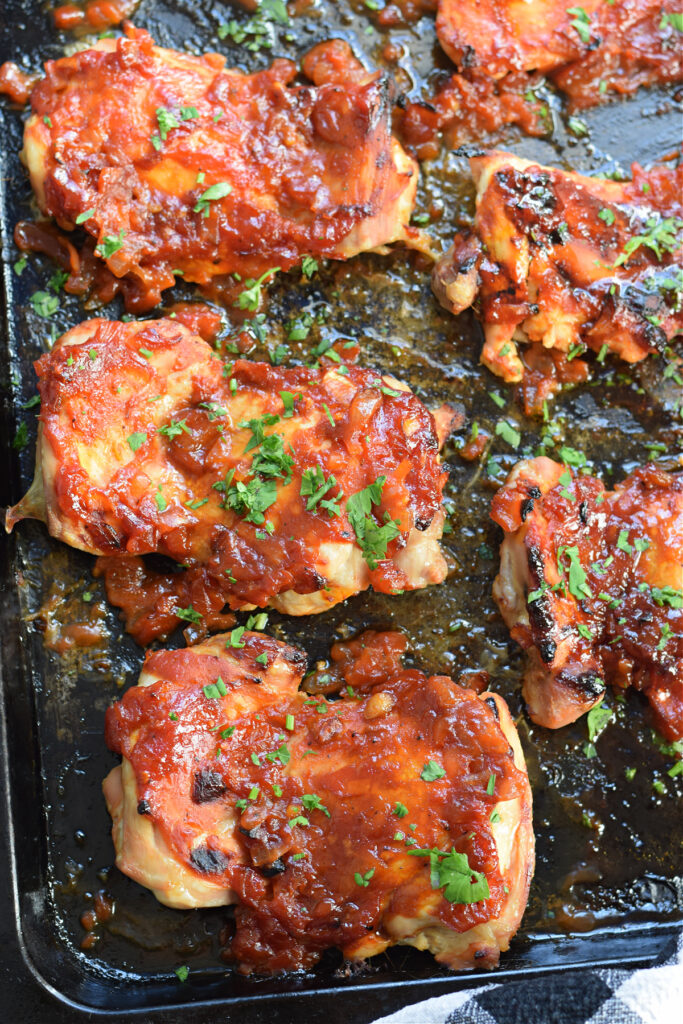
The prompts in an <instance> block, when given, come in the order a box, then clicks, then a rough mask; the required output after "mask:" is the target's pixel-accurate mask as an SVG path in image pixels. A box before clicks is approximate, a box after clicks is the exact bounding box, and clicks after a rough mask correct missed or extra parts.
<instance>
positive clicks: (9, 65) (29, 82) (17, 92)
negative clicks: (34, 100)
mask: <svg viewBox="0 0 683 1024" xmlns="http://www.w3.org/2000/svg"><path fill="white" fill-rule="evenodd" d="M39 78H40V75H33V74H31V73H30V72H28V71H23V70H22V69H21V68H20V67H19V66H18V65H17V64H15V63H14V62H13V61H11V60H6V61H5V63H4V64H0V96H7V97H8V98H9V99H10V100H11V101H12V103H17V104H18V105H19V106H20V107H23V106H24V104H26V103H28V101H29V97H30V95H31V91H32V89H33V86H34V85H35V84H36V82H37V81H38V79H39Z"/></svg>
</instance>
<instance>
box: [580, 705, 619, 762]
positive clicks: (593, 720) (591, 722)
mask: <svg viewBox="0 0 683 1024" xmlns="http://www.w3.org/2000/svg"><path fill="white" fill-rule="evenodd" d="M613 717H614V711H613V710H612V708H608V707H607V705H606V704H599V705H598V706H597V707H594V708H591V710H590V711H589V712H588V715H587V716H586V724H587V726H588V740H589V743H590V744H592V743H593V742H594V741H595V740H596V739H597V738H598V736H599V735H600V733H601V732H603V730H604V729H605V727H606V726H607V723H608V722H610V721H611V720H612V718H613ZM592 756H595V755H594V754H593V755H592Z"/></svg>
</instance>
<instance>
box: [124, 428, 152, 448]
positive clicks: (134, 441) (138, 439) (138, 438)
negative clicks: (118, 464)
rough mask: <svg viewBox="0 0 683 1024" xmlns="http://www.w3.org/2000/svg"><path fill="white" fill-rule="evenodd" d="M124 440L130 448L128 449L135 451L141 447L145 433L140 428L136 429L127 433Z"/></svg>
mask: <svg viewBox="0 0 683 1024" xmlns="http://www.w3.org/2000/svg"><path fill="white" fill-rule="evenodd" d="M126 440H127V441H128V447H129V448H130V450H131V451H132V452H136V451H137V450H138V448H141V447H142V446H143V444H144V443H145V441H146V440H147V434H145V433H144V432H143V431H141V430H138V431H135V433H133V434H129V435H128V437H127V438H126Z"/></svg>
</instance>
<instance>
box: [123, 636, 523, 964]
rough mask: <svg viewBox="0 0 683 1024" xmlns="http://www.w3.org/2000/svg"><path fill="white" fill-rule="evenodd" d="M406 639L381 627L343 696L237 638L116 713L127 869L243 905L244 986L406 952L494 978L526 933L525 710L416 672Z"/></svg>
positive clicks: (287, 653) (164, 896) (235, 943)
mask: <svg viewBox="0 0 683 1024" xmlns="http://www.w3.org/2000/svg"><path fill="white" fill-rule="evenodd" d="M391 636H392V635H390V636H389V640H391ZM362 640H363V638H362V637H361V641H362ZM403 646H404V644H396V643H391V642H390V643H389V644H387V642H386V637H383V636H382V635H381V634H380V635H377V634H374V635H373V636H372V637H371V638H369V639H368V643H367V644H365V643H362V647H363V648H364V650H365V661H364V666H365V670H366V672H367V681H365V682H363V681H362V680H361V683H360V685H358V678H359V676H360V675H361V674H362V673H359V672H356V674H355V678H356V683H357V686H356V687H351V686H347V687H345V688H344V690H343V693H342V696H341V698H340V699H338V700H328V699H327V698H326V697H323V696H314V697H311V696H310V695H309V694H307V693H306V692H305V691H303V690H299V689H298V684H299V681H300V680H301V677H302V676H303V673H304V670H305V660H306V659H305V656H304V655H303V654H302V652H301V651H298V650H294V649H292V648H291V647H287V646H286V645H285V644H283V643H280V642H279V641H276V640H273V639H271V638H270V637H266V636H263V635H261V634H258V633H251V632H248V631H244V630H242V629H239V630H234V631H233V632H232V633H230V634H224V635H217V636H214V637H213V638H212V639H211V640H210V641H206V642H205V643H202V644H200V645H198V646H195V647H192V648H190V649H188V650H180V651H156V652H154V653H150V654H148V655H147V658H146V660H145V664H144V667H143V671H142V675H141V677H140V681H139V685H138V686H137V687H132V688H131V689H130V690H128V692H127V693H126V694H125V696H124V697H123V699H122V700H120V701H119V702H118V703H117V704H115V705H114V706H113V707H112V708H110V709H109V711H108V713H107V723H106V737H107V742H108V744H109V746H110V747H111V749H112V750H114V751H115V752H116V753H119V754H121V756H122V758H123V763H122V765H121V766H120V767H116V768H114V769H113V771H112V772H111V774H110V775H109V776H108V778H107V779H106V781H105V783H104V791H105V796H106V799H107V803H108V806H109V810H110V812H111V814H112V818H113V823H114V824H113V838H114V843H115V846H116V853H117V864H118V866H119V867H120V868H121V870H122V871H124V872H125V873H126V874H128V875H130V876H131V877H132V878H134V879H136V880H137V881H138V882H140V883H141V884H143V885H146V886H148V887H149V888H151V889H152V890H153V892H154V894H155V895H156V896H157V898H158V899H160V900H161V901H162V902H164V903H166V904H167V905H169V906H172V907H198V906H216V905H219V904H221V903H236V904H237V908H236V912H235V921H236V934H235V936H234V938H233V939H232V943H231V946H230V951H231V955H232V957H233V958H234V959H235V960H236V961H237V963H238V964H239V967H240V969H241V970H242V971H243V972H245V973H248V972H251V971H258V972H268V973H272V972H276V971H281V970H292V969H299V968H302V967H304V968H305V967H310V966H311V965H312V964H314V963H315V961H316V960H318V959H319V957H320V956H321V955H322V953H323V951H324V950H325V949H327V948H329V947H332V946H334V947H337V948H339V949H341V951H342V953H343V954H344V956H345V957H347V958H348V959H351V960H354V959H362V958H365V957H368V956H372V955H374V954H376V953H379V952H381V951H382V950H384V949H386V948H387V947H388V946H391V945H393V944H396V943H399V944H407V945H412V946H416V947H417V948H418V949H428V950H430V951H431V952H432V953H434V954H435V956H436V958H437V960H439V961H441V962H442V963H444V964H446V965H447V966H449V967H452V968H463V967H473V966H475V965H476V966H489V967H490V966H494V965H495V964H496V963H497V961H498V956H499V952H500V950H505V949H507V947H508V944H509V940H510V938H511V936H512V935H513V934H514V932H515V931H516V929H517V927H518V925H519V922H520V919H521V916H522V913H523V911H524V907H525V905H526V900H527V895H528V889H529V882H530V878H531V874H532V872H533V865H534V841H533V832H532V828H531V793H530V789H529V783H528V780H527V776H526V770H525V766H524V759H523V756H522V751H521V748H520V745H519V740H518V738H517V734H516V731H515V727H514V725H513V723H512V720H511V718H510V715H509V712H508V710H507V706H506V705H505V702H504V701H503V700H502V699H501V698H500V697H497V696H496V695H494V694H488V693H484V694H482V695H481V696H477V694H475V693H474V692H473V691H472V690H467V689H464V688H462V687H460V686H457V685H456V684H455V683H453V681H452V680H451V679H449V678H448V677H445V676H432V677H430V678H427V677H426V676H424V675H423V674H422V673H420V672H418V671H415V670H403V669H402V668H401V665H400V663H399V660H398V656H399V653H400V651H401V650H402V649H403ZM375 649H377V651H378V652H379V653H378V657H379V661H380V664H378V665H375V664H374V662H373V652H374V650H375ZM388 650H389V651H393V660H392V658H389V661H387V651H388ZM347 662H348V659H347ZM348 668H349V666H348V664H347V669H348ZM368 669H369V671H368Z"/></svg>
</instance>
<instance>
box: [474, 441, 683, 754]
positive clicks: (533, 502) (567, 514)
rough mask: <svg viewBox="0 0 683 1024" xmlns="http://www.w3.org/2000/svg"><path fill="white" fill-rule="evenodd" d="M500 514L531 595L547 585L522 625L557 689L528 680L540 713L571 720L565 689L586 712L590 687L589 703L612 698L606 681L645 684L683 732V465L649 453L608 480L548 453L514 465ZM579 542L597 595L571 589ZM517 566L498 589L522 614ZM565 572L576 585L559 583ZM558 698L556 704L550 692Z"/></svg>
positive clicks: (664, 723)
mask: <svg viewBox="0 0 683 1024" xmlns="http://www.w3.org/2000/svg"><path fill="white" fill-rule="evenodd" d="M565 474H566V475H565ZM560 477H562V480H560ZM568 479H569V480H570V483H569V484H568V483H567V480H568ZM491 517H492V518H493V519H494V521H495V522H497V523H498V524H499V525H500V526H501V527H502V528H503V530H504V531H505V533H506V535H507V537H508V538H509V539H506V541H504V547H503V549H501V556H502V555H503V550H504V549H505V545H509V544H510V543H516V544H520V545H522V546H523V554H522V555H521V560H522V561H523V562H524V563H525V564H526V565H528V574H527V575H526V577H525V578H524V580H519V581H518V583H517V585H518V586H523V587H524V588H525V589H524V600H525V601H527V598H528V593H529V592H531V591H533V592H534V593H537V592H538V590H544V593H541V594H540V595H539V596H537V597H536V598H535V599H534V600H533V601H531V602H528V614H524V615H521V616H520V614H519V610H517V614H516V615H515V616H514V618H516V623H515V624H514V625H513V626H512V629H511V632H512V636H513V637H514V639H515V640H517V641H518V643H520V644H521V645H522V647H524V648H526V649H533V648H535V649H536V651H537V652H538V654H539V655H540V661H541V662H542V663H543V664H544V666H545V668H546V669H547V671H548V673H549V676H548V680H547V689H546V696H545V698H544V696H543V692H544V691H543V686H544V684H543V682H540V683H539V684H538V687H537V691H538V692H535V693H534V694H530V693H529V689H528V688H529V686H530V677H529V675H527V678H526V681H525V695H526V697H527V700H528V701H529V700H530V699H531V700H532V704H534V703H535V705H536V709H537V710H536V713H534V709H533V707H532V716H533V717H534V718H535V720H539V719H542V724H554V723H553V722H551V720H550V719H551V718H556V720H557V721H556V723H555V724H563V721H561V720H562V719H563V716H564V715H565V701H567V702H569V703H568V704H567V708H569V707H570V706H572V707H575V708H576V710H577V713H578V712H579V710H580V708H581V701H583V700H584V699H585V702H586V706H585V708H584V710H586V709H587V708H588V707H590V706H591V703H592V704H595V702H596V700H597V703H599V702H600V695H601V691H604V684H605V682H606V683H610V684H611V685H613V686H614V687H616V688H618V689H619V688H621V689H623V688H625V687H628V686H633V687H635V688H636V689H638V690H642V691H644V692H645V694H646V695H647V697H648V699H649V701H650V704H651V706H652V710H653V712H654V714H655V718H656V721H657V726H658V728H659V729H660V730H661V731H662V732H663V734H664V735H665V736H667V737H668V738H669V739H671V740H680V739H683V473H680V472H679V473H673V474H669V473H665V472H663V471H662V470H661V469H658V468H656V467H655V466H654V465H646V466H644V467H642V468H640V469H637V470H635V471H634V472H633V473H631V474H630V476H628V477H627V478H626V480H624V481H623V483H621V484H619V485H617V487H616V488H615V489H614V490H613V491H606V490H605V487H604V485H603V484H602V482H601V481H600V480H598V479H597V478H596V477H593V476H584V475H575V474H574V473H573V472H571V471H570V470H568V469H567V467H565V466H562V465H560V464H558V463H556V462H552V461H551V460H549V459H546V458H539V459H535V460H533V461H532V462H529V463H520V464H519V465H518V467H517V468H516V469H515V470H514V471H513V474H512V477H511V479H510V480H509V482H508V483H507V484H506V485H505V486H504V487H502V488H501V489H500V490H499V491H498V493H497V494H496V496H495V498H494V499H493V503H492V506H491ZM637 542H640V545H641V547H643V548H644V550H638V544H637ZM568 547H569V548H575V549H576V551H577V553H578V562H579V564H580V566H581V568H582V569H583V572H584V573H585V584H586V587H587V590H586V591H585V593H586V594H588V593H590V596H585V597H583V598H577V594H576V593H575V592H574V593H573V592H572V588H571V584H570V585H569V589H568V590H567V583H566V580H567V568H568V563H567V557H566V555H563V551H565V552H566V550H567V548H568ZM605 563H607V564H605ZM558 565H562V566H563V569H564V571H563V574H562V575H560V573H559V572H558ZM506 571H507V570H506V563H505V562H503V566H502V568H501V576H499V578H498V580H497V581H496V585H495V588H494V593H495V594H496V596H497V598H498V601H499V604H500V605H501V610H502V612H503V614H504V616H505V617H506V620H507V621H508V625H510V620H511V619H512V618H513V616H512V615H511V614H510V607H509V604H510V603H509V601H507V602H506V600H505V593H504V591H503V590H502V588H501V585H500V584H501V582H502V581H503V578H504V576H505V573H506ZM562 579H565V592H564V593H563V592H562V590H551V589H548V588H550V587H553V586H556V585H558V584H560V583H561V580H562ZM665 587H668V588H672V593H671V597H670V598H669V599H668V600H667V599H661V598H660V599H659V600H656V599H655V597H654V596H653V594H655V595H656V594H657V593H658V591H657V590H654V591H653V588H659V589H660V590H661V589H662V588H665ZM575 590H576V588H575ZM501 598H502V600H501ZM506 604H507V607H506ZM579 627H580V628H581V629H583V630H584V631H585V630H587V631H588V636H585V635H582V634H581V633H580V632H579ZM539 666H540V663H539ZM555 682H557V684H558V686H557V689H556V690H555V689H552V688H551V684H552V686H553V687H554V684H555ZM562 686H565V688H566V689H565V690H564V691H563V690H562ZM558 694H559V696H558ZM553 701H555V702H556V706H555V707H554V708H552V709H550V711H547V710H546V709H545V707H544V704H546V703H548V702H553ZM541 709H542V710H541ZM573 717H574V718H575V717H577V716H576V714H574V715H573ZM569 720H570V721H571V720H572V718H571V717H570V718H569Z"/></svg>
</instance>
